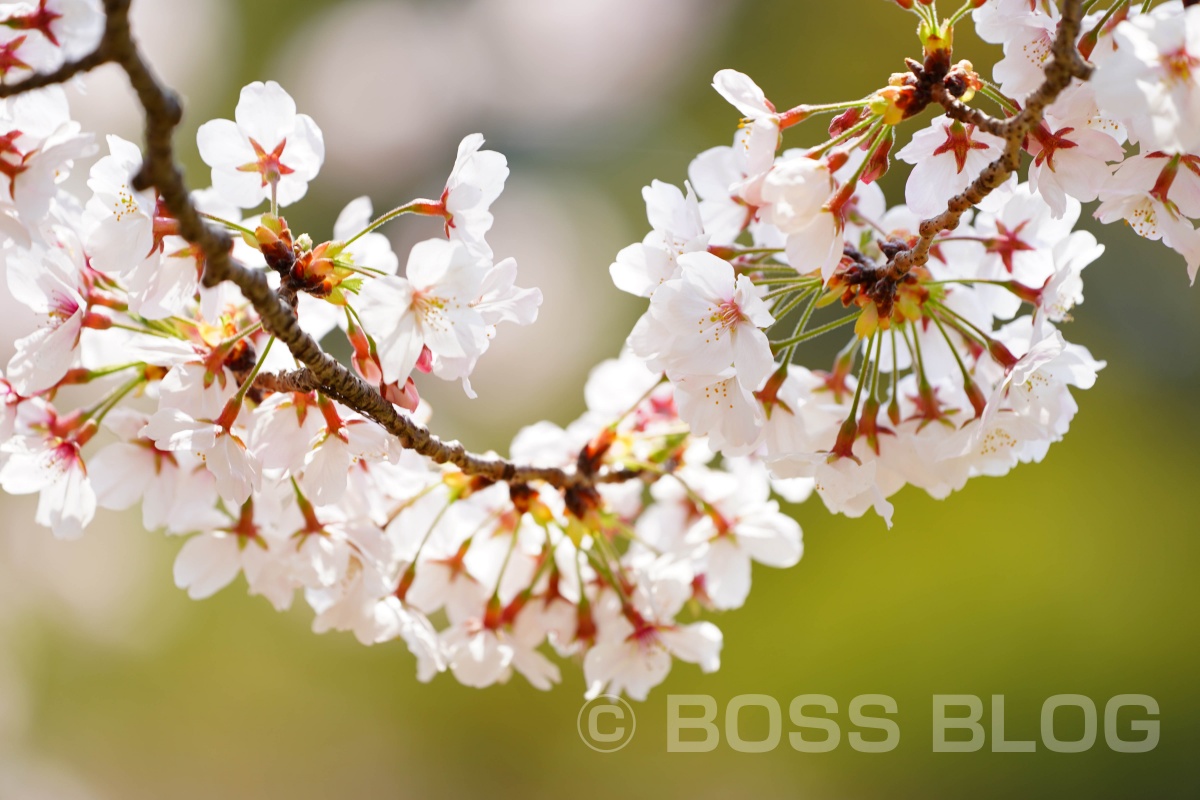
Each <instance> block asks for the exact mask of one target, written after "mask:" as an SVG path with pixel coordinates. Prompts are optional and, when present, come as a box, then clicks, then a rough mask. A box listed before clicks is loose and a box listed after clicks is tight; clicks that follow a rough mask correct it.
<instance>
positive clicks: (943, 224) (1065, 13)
mask: <svg viewBox="0 0 1200 800" xmlns="http://www.w3.org/2000/svg"><path fill="white" fill-rule="evenodd" d="M1082 18H1083V10H1082V0H1063V4H1062V18H1061V19H1060V20H1059V23H1058V34H1057V36H1056V37H1055V39H1054V45H1053V46H1052V48H1051V57H1050V60H1049V61H1048V62H1047V64H1046V67H1045V70H1044V73H1045V80H1044V81H1042V85H1041V86H1039V87H1038V88H1037V90H1036V91H1035V92H1034V93H1033V94H1031V95H1029V97H1028V98H1026V100H1025V107H1024V108H1022V109H1021V111H1020V112H1019V113H1018V114H1017V115H1016V116H1015V117H1011V118H1010V119H1008V120H1005V121H1000V120H996V119H995V118H992V117H988V116H987V115H986V114H982V112H975V113H972V110H971V109H969V108H968V107H967V106H966V105H964V104H962V103H960V102H958V101H957V100H954V99H953V98H951V97H950V96H949V95H948V94H946V93H945V92H944V90H942V91H939V90H937V89H935V95H936V96H937V100H938V102H939V103H941V105H942V107H943V108H945V109H946V111H947V113H948V114H951V116H954V118H955V119H960V120H961V121H966V122H971V124H973V125H976V126H977V127H979V128H981V129H983V130H986V131H988V132H989V133H992V134H994V135H996V136H1000V137H1001V138H1003V139H1004V152H1003V153H1001V154H1000V156H999V157H998V158H996V160H995V161H993V162H992V163H990V164H988V165H987V166H986V167H984V168H983V171H981V172H980V173H979V175H978V176H977V177H976V178H975V180H974V181H972V182H971V185H970V186H968V187H967V188H966V189H964V190H963V191H962V192H961V193H959V194H957V195H955V196H954V197H952V198H950V200H949V202H948V203H947V204H946V210H945V211H943V212H942V213H941V214H938V215H937V216H936V217H931V218H930V219H927V220H924V221H923V222H922V223H921V226H920V238H919V239H918V240H917V243H916V244H915V245H914V246H913V247H911V248H908V249H906V250H901V251H900V252H898V253H896V255H895V256H894V257H893V258H892V260H891V263H890V264H889V265H888V274H889V275H890V276H891V278H892V279H893V280H899V279H900V278H903V277H904V276H905V275H907V274H908V273H909V271H911V270H912V269H913V268H914V267H922V266H924V265H925V264H926V263H927V262H928V261H929V248H930V247H931V246H932V245H933V241H934V239H935V238H937V236H938V234H940V233H941V232H942V231H950V230H954V229H955V228H957V227H958V224H959V222H960V221H961V220H962V216H963V214H965V213H966V212H967V211H968V210H970V209H971V208H974V207H975V206H976V205H978V204H979V203H980V202H981V201H982V200H983V199H984V198H985V197H987V196H988V195H989V194H991V193H992V192H993V191H994V190H996V189H997V188H999V187H1000V186H1001V185H1003V183H1004V182H1005V181H1006V180H1008V177H1009V176H1010V175H1012V174H1013V173H1014V172H1016V171H1017V169H1018V168H1019V167H1020V166H1021V150H1022V148H1023V147H1024V145H1025V137H1027V136H1028V135H1029V134H1030V133H1031V132H1032V131H1033V130H1034V128H1036V127H1037V126H1038V124H1040V123H1041V121H1042V114H1043V112H1044V111H1045V110H1046V107H1047V106H1048V105H1050V104H1051V103H1053V102H1054V101H1055V99H1057V97H1058V96H1059V95H1060V94H1061V93H1062V91H1063V90H1064V89H1066V88H1067V87H1068V86H1070V84H1071V79H1072V78H1082V79H1087V78H1088V76H1090V75H1091V71H1092V67H1091V65H1090V64H1088V63H1087V61H1085V60H1084V58H1083V56H1081V55H1080V53H1079V49H1078V48H1077V47H1076V46H1075V41H1076V40H1077V39H1078V38H1079V29H1080V24H1081V20H1082Z"/></svg>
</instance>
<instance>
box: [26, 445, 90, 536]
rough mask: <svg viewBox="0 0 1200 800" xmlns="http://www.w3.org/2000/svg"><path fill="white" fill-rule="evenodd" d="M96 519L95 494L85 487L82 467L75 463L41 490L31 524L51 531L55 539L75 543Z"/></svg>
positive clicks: (85, 482)
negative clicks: (73, 541) (68, 540)
mask: <svg viewBox="0 0 1200 800" xmlns="http://www.w3.org/2000/svg"><path fill="white" fill-rule="evenodd" d="M95 515H96V493H95V492H94V491H92V487H91V485H90V484H89V483H88V478H87V474H86V473H85V472H84V471H83V464H82V462H80V461H75V462H74V463H73V464H71V465H70V467H69V468H68V469H67V470H66V472H65V473H64V474H63V475H62V476H61V477H60V478H59V479H58V480H57V481H55V482H54V483H52V484H51V485H50V486H48V487H46V488H45V489H43V490H42V494H41V496H40V497H39V498H38V507H37V513H36V515H35V516H34V520H35V521H36V522H37V523H38V524H39V525H44V526H46V527H48V528H50V529H51V531H53V533H54V538H56V539H78V538H79V537H80V536H82V535H83V529H84V528H86V527H87V525H88V523H90V522H91V521H92V518H93V517H94V516H95Z"/></svg>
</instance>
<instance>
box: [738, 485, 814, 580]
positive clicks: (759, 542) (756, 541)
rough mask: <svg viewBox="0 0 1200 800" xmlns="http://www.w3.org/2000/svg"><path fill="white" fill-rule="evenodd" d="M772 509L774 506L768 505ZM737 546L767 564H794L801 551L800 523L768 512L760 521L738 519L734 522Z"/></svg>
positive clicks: (792, 565)
mask: <svg viewBox="0 0 1200 800" xmlns="http://www.w3.org/2000/svg"><path fill="white" fill-rule="evenodd" d="M770 505H771V506H772V507H774V509H775V510H776V511H778V507H777V506H775V504H774V503H773V502H772V503H771V504H770ZM736 532H737V540H738V545H739V546H740V547H741V548H742V550H744V551H745V552H746V553H747V554H748V555H749V556H750V557H751V558H753V559H754V560H755V561H757V562H758V563H760V564H766V565H767V566H769V567H777V568H779V569H787V568H788V567H794V566H795V565H796V563H797V562H799V561H800V557H801V556H802V555H803V554H804V544H803V540H802V539H801V536H800V523H798V522H796V521H795V520H794V519H792V518H791V517H788V516H785V515H783V514H779V513H775V514H772V515H771V516H770V517H769V519H765V520H763V521H762V522H761V523H757V524H756V523H754V522H750V521H742V522H739V524H738V525H737V529H736Z"/></svg>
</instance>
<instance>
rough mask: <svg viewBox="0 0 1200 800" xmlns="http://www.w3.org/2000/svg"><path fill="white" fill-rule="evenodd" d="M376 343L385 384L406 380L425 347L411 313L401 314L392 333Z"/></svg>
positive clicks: (415, 320) (415, 319) (414, 317)
mask: <svg viewBox="0 0 1200 800" xmlns="http://www.w3.org/2000/svg"><path fill="white" fill-rule="evenodd" d="M364 322H365V320H364ZM376 343H377V345H378V350H379V361H380V365H381V367H382V368H383V379H384V381H385V382H386V383H400V382H403V381H404V380H405V379H407V378H408V376H409V374H410V373H411V372H412V371H413V368H414V367H415V366H416V365H417V359H419V358H420V357H421V350H422V348H423V347H424V346H425V341H424V339H423V338H422V335H421V330H420V328H419V327H418V325H417V318H416V316H415V315H414V314H413V313H412V312H402V314H401V316H400V319H399V320H398V323H397V325H396V327H395V329H394V331H393V333H392V334H391V335H390V336H388V337H387V338H386V339H385V340H376Z"/></svg>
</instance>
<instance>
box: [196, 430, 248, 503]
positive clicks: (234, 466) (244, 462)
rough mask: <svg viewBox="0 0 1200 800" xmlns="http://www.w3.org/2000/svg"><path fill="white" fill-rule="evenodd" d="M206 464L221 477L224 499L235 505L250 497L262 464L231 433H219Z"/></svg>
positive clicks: (219, 482)
mask: <svg viewBox="0 0 1200 800" xmlns="http://www.w3.org/2000/svg"><path fill="white" fill-rule="evenodd" d="M204 464H205V466H207V467H208V471H209V472H211V473H212V474H213V477H215V478H216V479H217V492H218V493H219V494H220V495H221V499H222V500H224V501H225V502H227V503H231V504H233V505H234V506H241V505H242V503H245V502H246V501H247V500H248V499H250V493H251V492H252V491H253V490H254V489H255V488H256V487H257V486H258V483H259V473H258V464H257V463H256V462H255V460H254V458H253V457H252V456H251V455H250V454H249V453H247V452H246V448H245V447H243V446H242V445H241V444H240V443H239V442H238V441H237V440H235V439H234V438H233V437H232V436H230V435H229V434H228V433H222V434H221V435H219V436H217V440H216V442H215V443H214V444H213V447H212V449H210V450H209V451H208V452H207V453H206V454H205V458H204Z"/></svg>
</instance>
